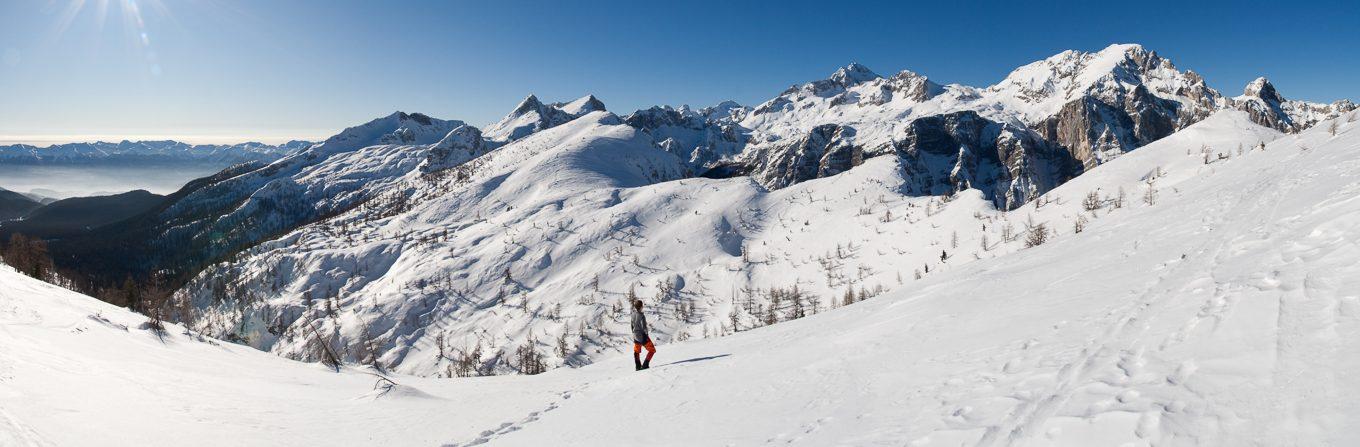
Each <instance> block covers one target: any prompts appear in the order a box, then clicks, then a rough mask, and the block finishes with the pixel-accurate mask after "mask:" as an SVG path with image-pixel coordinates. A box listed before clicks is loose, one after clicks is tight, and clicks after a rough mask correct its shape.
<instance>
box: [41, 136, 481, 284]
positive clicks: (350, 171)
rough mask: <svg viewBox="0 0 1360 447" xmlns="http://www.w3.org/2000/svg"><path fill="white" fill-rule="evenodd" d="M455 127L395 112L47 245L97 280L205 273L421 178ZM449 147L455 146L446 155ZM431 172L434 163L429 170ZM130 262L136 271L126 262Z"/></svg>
mask: <svg viewBox="0 0 1360 447" xmlns="http://www.w3.org/2000/svg"><path fill="white" fill-rule="evenodd" d="M461 127H464V124H463V122H461V121H444V120H437V119H433V118H430V117H428V116H425V115H421V114H418V113H416V114H407V113H403V112H396V113H393V114H391V115H388V116H386V117H382V118H378V119H375V120H373V121H370V122H368V123H365V124H363V125H359V126H354V127H350V128H347V129H345V130H344V131H342V132H340V133H339V134H337V135H335V136H332V137H330V138H328V139H326V141H323V142H321V143H318V144H315V145H312V146H309V147H308V148H306V149H303V150H301V151H296V152H293V153H290V154H288V155H287V156H285V157H283V158H280V159H278V160H275V161H273V162H269V163H263V162H248V163H242V164H239V165H236V166H232V167H230V168H228V169H226V170H223V171H222V172H220V173H218V174H216V175H214V176H212V177H207V178H203V179H198V180H195V181H193V182H190V183H189V184H188V185H186V186H185V187H184V188H182V189H181V190H179V191H177V192H175V193H174V194H171V195H170V196H169V197H168V200H167V201H166V202H165V203H164V204H163V205H162V206H160V207H158V208H156V209H153V210H151V211H149V212H147V213H144V214H142V215H140V216H138V217H135V218H133V219H129V220H127V221H124V222H120V223H119V224H117V225H111V226H108V227H105V228H102V229H100V231H97V232H92V233H90V234H88V235H86V236H83V237H80V238H71V239H63V240H61V241H59V242H57V243H54V244H52V249H53V251H54V254H55V255H56V256H57V257H58V258H59V259H61V258H69V259H74V261H72V262H79V263H81V267H82V268H83V269H85V270H87V271H90V272H91V273H92V274H93V275H95V276H96V278H98V279H102V280H116V278H117V277H122V276H126V275H128V274H134V275H144V274H146V273H147V272H151V271H165V272H167V273H169V274H171V275H174V274H182V273H183V272H191V273H192V272H196V271H197V270H198V269H199V268H201V267H202V265H203V263H204V262H206V261H209V260H213V259H216V258H218V257H220V256H224V255H229V254H231V253H235V252H236V251H239V250H241V249H243V248H246V247H249V246H252V245H255V244H257V243H259V242H262V241H264V240H266V239H267V238H271V237H274V236H277V235H278V234H280V233H283V232H286V231H289V230H292V229H294V228H297V226H299V225H302V224H306V223H310V222H312V221H315V220H317V219H318V218H320V217H322V216H326V215H330V214H334V213H337V212H340V211H343V210H346V209H349V208H352V207H355V206H358V205H359V204H361V203H364V202H365V201H366V200H368V199H370V198H372V197H374V196H375V195H377V194H379V193H391V194H394V195H396V194H400V193H401V192H400V191H395V190H391V189H389V187H390V186H392V185H394V184H397V183H398V182H399V180H401V179H403V178H415V177H419V176H420V175H421V171H420V169H419V168H420V166H422V165H424V164H427V163H431V161H430V160H429V158H431V150H432V145H434V144H435V143H439V142H441V141H444V140H445V139H446V138H447V139H449V141H445V144H446V145H451V144H453V143H452V141H453V140H456V139H457V136H458V135H459V132H462V131H460V130H459V128H461ZM448 147H452V146H448ZM434 162H439V160H435V161H434ZM128 259H136V260H138V261H139V262H136V263H132V262H128Z"/></svg>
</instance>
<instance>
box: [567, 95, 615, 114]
mask: <svg viewBox="0 0 1360 447" xmlns="http://www.w3.org/2000/svg"><path fill="white" fill-rule="evenodd" d="M556 106H557V108H558V109H561V110H562V111H563V112H567V113H569V114H571V115H575V116H582V115H585V114H587V113H590V112H599V111H605V110H606V109H605V107H604V102H603V101H600V100H599V98H596V97H595V95H586V96H583V97H581V98H578V99H577V100H575V101H572V102H569V103H566V104H558V105H556Z"/></svg>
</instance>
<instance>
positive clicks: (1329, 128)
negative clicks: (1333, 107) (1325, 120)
mask: <svg viewBox="0 0 1360 447" xmlns="http://www.w3.org/2000/svg"><path fill="white" fill-rule="evenodd" d="M1338 127H1340V124H1338V123H1337V121H1336V120H1332V122H1331V123H1330V124H1327V133H1328V134H1330V135H1331V136H1336V130H1337V128H1338Z"/></svg>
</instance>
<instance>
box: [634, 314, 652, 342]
mask: <svg viewBox="0 0 1360 447" xmlns="http://www.w3.org/2000/svg"><path fill="white" fill-rule="evenodd" d="M649 341H652V337H649V336H647V316H646V315H643V314H642V312H639V311H638V310H637V309H633V343H639V344H641V343H647V342H649Z"/></svg>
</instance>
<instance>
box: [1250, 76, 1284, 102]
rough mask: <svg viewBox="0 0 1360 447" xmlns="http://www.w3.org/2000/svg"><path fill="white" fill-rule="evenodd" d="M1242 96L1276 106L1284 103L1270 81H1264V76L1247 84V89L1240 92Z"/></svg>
mask: <svg viewBox="0 0 1360 447" xmlns="http://www.w3.org/2000/svg"><path fill="white" fill-rule="evenodd" d="M1242 94H1243V95H1246V96H1251V97H1255V98H1261V99H1262V100H1265V101H1267V102H1273V103H1277V104H1278V103H1282V102H1284V98H1283V97H1281V96H1280V93H1279V92H1278V91H1276V90H1275V85H1274V84H1271V83H1270V80H1269V79H1266V78H1265V76H1262V77H1259V78H1256V79H1255V80H1253V81H1251V82H1250V83H1247V87H1246V88H1245V89H1243V90H1242Z"/></svg>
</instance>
